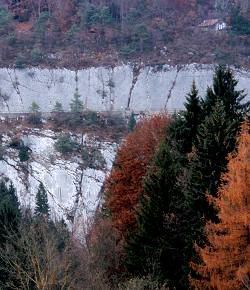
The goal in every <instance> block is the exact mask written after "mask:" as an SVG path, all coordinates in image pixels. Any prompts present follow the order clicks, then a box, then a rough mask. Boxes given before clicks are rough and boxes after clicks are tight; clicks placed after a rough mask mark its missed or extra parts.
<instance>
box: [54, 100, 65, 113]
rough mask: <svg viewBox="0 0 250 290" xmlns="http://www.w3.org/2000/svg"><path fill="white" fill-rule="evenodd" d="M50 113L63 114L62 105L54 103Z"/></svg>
mask: <svg viewBox="0 0 250 290" xmlns="http://www.w3.org/2000/svg"><path fill="white" fill-rule="evenodd" d="M52 112H54V113H63V112H64V110H63V106H62V103H60V102H56V103H55V105H54V108H53V110H52Z"/></svg>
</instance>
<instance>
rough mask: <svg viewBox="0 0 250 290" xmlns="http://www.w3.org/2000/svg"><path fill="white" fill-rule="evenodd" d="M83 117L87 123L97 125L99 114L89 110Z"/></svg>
mask: <svg viewBox="0 0 250 290" xmlns="http://www.w3.org/2000/svg"><path fill="white" fill-rule="evenodd" d="M83 117H84V120H85V123H86V125H96V124H97V123H98V115H97V113H96V112H95V111H87V112H85V113H84V115H83Z"/></svg>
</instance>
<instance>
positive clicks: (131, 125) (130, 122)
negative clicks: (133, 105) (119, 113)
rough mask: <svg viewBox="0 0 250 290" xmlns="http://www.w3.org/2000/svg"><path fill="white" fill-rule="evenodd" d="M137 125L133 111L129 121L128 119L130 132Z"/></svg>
mask: <svg viewBox="0 0 250 290" xmlns="http://www.w3.org/2000/svg"><path fill="white" fill-rule="evenodd" d="M135 125H136V119H135V114H134V113H133V112H132V114H131V115H130V118H129V121H128V130H129V132H132V131H133V130H134V128H135Z"/></svg>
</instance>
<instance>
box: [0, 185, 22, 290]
mask: <svg viewBox="0 0 250 290" xmlns="http://www.w3.org/2000/svg"><path fill="white" fill-rule="evenodd" d="M20 217H21V213H20V209H19V202H18V199H17V195H16V190H15V188H14V187H13V184H12V183H11V184H10V185H9V186H8V185H7V184H6V181H5V180H3V179H2V180H1V181H0V248H4V247H5V245H6V243H10V242H11V240H10V236H12V235H13V234H16V233H17V232H18V227H19V222H20ZM7 267H9V265H6V262H5V261H4V260H3V259H2V258H1V257H0V287H1V286H2V284H3V283H6V281H8V280H9V279H10V277H9V271H8V270H7V269H6V268H7ZM1 289H2V288H1ZM4 289H9V288H4Z"/></svg>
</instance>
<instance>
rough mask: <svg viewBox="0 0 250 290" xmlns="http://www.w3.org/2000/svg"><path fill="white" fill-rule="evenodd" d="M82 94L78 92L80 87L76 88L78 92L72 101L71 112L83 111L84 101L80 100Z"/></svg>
mask: <svg viewBox="0 0 250 290" xmlns="http://www.w3.org/2000/svg"><path fill="white" fill-rule="evenodd" d="M80 97H81V95H80V94H79V92H78V89H76V92H75V94H74V98H73V100H72V101H71V103H70V110H71V113H82V111H83V102H82V101H81V100H80Z"/></svg>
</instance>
